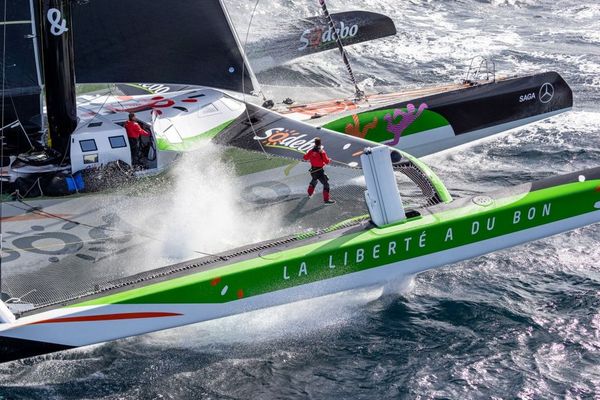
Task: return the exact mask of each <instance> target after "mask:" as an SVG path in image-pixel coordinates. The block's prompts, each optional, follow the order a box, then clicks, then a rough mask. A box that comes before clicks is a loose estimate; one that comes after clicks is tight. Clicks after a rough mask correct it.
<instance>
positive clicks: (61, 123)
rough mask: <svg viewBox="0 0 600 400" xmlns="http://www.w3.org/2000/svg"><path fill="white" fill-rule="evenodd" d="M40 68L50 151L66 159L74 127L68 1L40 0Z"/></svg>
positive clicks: (69, 1)
mask: <svg viewBox="0 0 600 400" xmlns="http://www.w3.org/2000/svg"><path fill="white" fill-rule="evenodd" d="M39 1H40V7H39V9H40V15H39V21H40V24H41V29H40V34H41V43H42V64H43V71H44V83H45V90H46V110H47V113H48V131H49V133H50V138H51V141H50V143H51V147H52V148H54V149H56V150H58V151H59V152H61V153H62V154H63V155H64V156H65V158H68V157H69V143H70V138H71V133H73V131H75V128H76V127H77V102H76V96H75V65H74V57H73V31H72V29H71V28H72V26H73V24H72V22H71V0H39Z"/></svg>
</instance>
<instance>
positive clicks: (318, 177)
mask: <svg viewBox="0 0 600 400" xmlns="http://www.w3.org/2000/svg"><path fill="white" fill-rule="evenodd" d="M310 176H311V178H312V180H311V181H310V186H312V187H316V186H317V182H321V184H322V185H323V191H325V192H329V177H328V176H327V174H326V173H325V170H324V169H323V168H311V169H310Z"/></svg>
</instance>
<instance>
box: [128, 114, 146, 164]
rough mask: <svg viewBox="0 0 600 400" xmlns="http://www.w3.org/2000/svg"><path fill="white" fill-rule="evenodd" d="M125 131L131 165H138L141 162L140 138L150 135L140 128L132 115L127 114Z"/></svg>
mask: <svg viewBox="0 0 600 400" xmlns="http://www.w3.org/2000/svg"><path fill="white" fill-rule="evenodd" d="M125 130H126V131H127V138H128V139H129V146H130V147H131V164H132V165H139V163H140V160H141V154H140V150H141V149H140V140H141V139H140V137H142V136H146V137H150V133H148V132H146V131H145V130H144V128H142V127H141V126H140V123H139V122H138V121H137V118H136V117H135V114H134V113H129V121H127V122H125Z"/></svg>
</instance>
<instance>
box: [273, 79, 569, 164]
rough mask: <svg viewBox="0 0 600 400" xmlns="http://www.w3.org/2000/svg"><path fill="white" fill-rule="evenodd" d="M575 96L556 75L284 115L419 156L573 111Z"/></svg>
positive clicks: (373, 99)
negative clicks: (308, 120)
mask: <svg viewBox="0 0 600 400" xmlns="http://www.w3.org/2000/svg"><path fill="white" fill-rule="evenodd" d="M572 107H573V93H572V91H571V88H570V87H569V85H568V84H567V83H566V82H565V80H564V79H563V78H562V77H561V76H560V75H559V74H558V73H556V72H545V73H540V74H534V75H529V76H522V77H515V78H505V79H500V80H498V81H494V82H485V83H482V84H477V85H470V84H460V85H450V86H442V87H438V88H435V87H434V88H429V89H423V90H415V91H412V92H407V93H394V94H384V95H373V96H370V97H369V98H368V102H366V103H363V104H360V103H359V104H355V103H353V102H349V101H330V102H320V103H314V104H308V105H305V106H299V107H290V108H288V109H286V110H281V111H282V112H283V113H284V114H286V115H288V116H292V117H294V118H296V119H311V120H312V122H311V123H313V124H315V123H316V124H319V125H322V126H323V127H325V128H328V129H331V130H334V131H336V132H340V133H345V134H348V135H351V136H357V137H360V138H363V139H367V140H371V141H374V142H377V143H382V144H387V145H390V146H394V147H396V148H398V149H400V150H403V151H406V152H408V153H410V154H412V155H414V156H417V157H420V156H425V155H428V154H432V153H436V152H439V151H443V150H447V149H450V148H452V147H455V146H459V145H462V144H465V143H469V142H472V141H476V140H479V139H482V138H485V137H488V136H491V135H495V134H497V133H500V132H503V131H506V130H509V129H513V128H517V127H520V126H523V125H526V124H529V123H532V122H535V121H539V120H542V119H545V118H549V117H551V116H554V115H557V114H559V113H563V112H566V111H569V110H570V109H571V108H572Z"/></svg>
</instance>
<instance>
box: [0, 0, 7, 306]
mask: <svg viewBox="0 0 600 400" xmlns="http://www.w3.org/2000/svg"><path fill="white" fill-rule="evenodd" d="M6 3H8V1H7V0H4V14H3V19H2V21H3V22H4V26H3V27H2V30H3V33H2V117H1V118H0V126H4V88H5V84H6V26H7V24H6ZM0 162H2V163H3V162H4V135H2V137H0ZM3 183H4V180H3V179H0V301H1V300H2V256H3V255H4V242H3V239H4V237H3V234H2V208H3V205H4V204H3V199H2V197H1V196H2V193H3V191H4V186H3Z"/></svg>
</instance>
